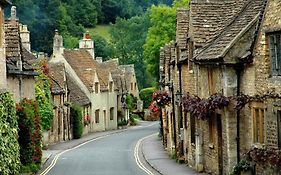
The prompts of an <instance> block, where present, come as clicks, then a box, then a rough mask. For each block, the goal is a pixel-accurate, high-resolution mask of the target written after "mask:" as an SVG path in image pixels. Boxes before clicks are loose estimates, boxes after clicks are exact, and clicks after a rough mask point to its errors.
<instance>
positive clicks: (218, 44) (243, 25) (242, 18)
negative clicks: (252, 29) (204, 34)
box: [194, 0, 263, 61]
mask: <svg viewBox="0 0 281 175" xmlns="http://www.w3.org/2000/svg"><path fill="white" fill-rule="evenodd" d="M262 7H263V0H250V1H248V3H246V4H245V7H244V8H243V9H242V11H241V12H240V13H238V14H237V16H236V17H235V18H234V20H233V21H232V22H231V23H230V24H229V25H228V26H227V27H226V28H224V29H223V30H222V31H221V32H220V34H219V35H218V36H217V37H216V38H214V39H213V40H212V41H211V42H210V44H209V45H207V46H206V47H205V48H204V49H203V51H201V52H200V53H199V54H198V55H196V56H195V58H194V59H195V60H196V61H210V60H218V59H221V58H223V57H224V56H225V54H226V53H227V52H228V50H229V49H230V48H231V46H232V45H233V44H234V43H235V41H236V39H237V37H238V36H239V35H241V34H242V32H243V30H246V29H247V26H249V25H251V24H252V23H253V22H254V21H255V20H257V19H258V17H259V14H260V12H261V10H262V9H263V8H262ZM250 42H253V41H250Z"/></svg>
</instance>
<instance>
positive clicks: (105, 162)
mask: <svg viewBox="0 0 281 175" xmlns="http://www.w3.org/2000/svg"><path fill="white" fill-rule="evenodd" d="M158 128H159V124H158V122H154V123H147V122H145V123H142V124H141V125H140V126H137V127H132V128H129V129H128V130H126V131H124V132H120V133H116V134H112V135H108V136H105V137H100V138H99V139H97V140H93V141H90V142H89V143H87V144H84V145H82V146H81V147H78V148H76V149H73V150H70V151H67V152H65V153H63V154H61V155H60V156H59V157H58V159H57V161H56V163H55V164H54V166H53V167H52V168H51V169H50V171H49V172H48V173H47V174H48V175H64V174H67V175H78V174H79V175H90V174H91V175H93V174H95V175H144V174H147V173H145V172H144V171H143V170H142V169H140V167H139V166H138V165H137V163H136V160H135V156H134V150H135V146H136V143H137V141H138V140H140V139H141V138H143V137H145V136H148V135H151V134H154V133H156V132H158ZM55 159H56V158H55ZM140 159H141V162H144V164H145V161H143V158H142V157H140Z"/></svg>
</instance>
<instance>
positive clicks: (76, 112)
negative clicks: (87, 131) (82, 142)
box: [70, 104, 83, 139]
mask: <svg viewBox="0 0 281 175" xmlns="http://www.w3.org/2000/svg"><path fill="white" fill-rule="evenodd" d="M70 117H71V119H72V122H73V123H72V124H73V138H74V139H79V138H81V136H82V134H83V123H82V119H83V118H82V110H81V106H79V105H77V104H74V105H72V106H71V108H70Z"/></svg>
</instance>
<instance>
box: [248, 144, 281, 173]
mask: <svg viewBox="0 0 281 175" xmlns="http://www.w3.org/2000/svg"><path fill="white" fill-rule="evenodd" d="M246 156H247V158H248V160H249V161H252V162H255V163H258V164H260V165H264V166H270V167H272V168H274V169H279V168H280V166H281V150H279V149H275V148H252V149H250V150H249V151H248V152H247V153H246ZM279 171H280V170H279Z"/></svg>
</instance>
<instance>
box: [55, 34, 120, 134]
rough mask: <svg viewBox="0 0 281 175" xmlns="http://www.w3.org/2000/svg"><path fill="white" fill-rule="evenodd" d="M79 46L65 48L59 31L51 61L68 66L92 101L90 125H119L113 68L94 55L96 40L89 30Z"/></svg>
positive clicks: (96, 128)
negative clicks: (92, 37) (111, 69)
mask: <svg viewBox="0 0 281 175" xmlns="http://www.w3.org/2000/svg"><path fill="white" fill-rule="evenodd" d="M79 46H80V48H79V49H73V50H70V49H64V47H63V39H62V36H60V35H59V34H58V32H56V34H55V36H54V50H53V55H52V58H51V60H50V63H58V62H60V63H64V65H65V70H66V72H67V74H68V75H69V76H71V77H72V78H73V79H74V80H75V81H76V82H77V83H76V84H77V85H79V87H80V89H81V90H82V91H83V92H84V93H85V94H86V95H87V97H88V98H89V99H90V101H91V111H90V113H91V121H90V125H91V126H90V128H92V130H91V132H93V131H103V130H108V129H116V128H117V92H116V91H115V90H114V89H115V88H114V86H115V85H114V82H113V79H112V75H111V72H110V71H109V70H108V69H102V68H101V67H100V64H101V61H100V60H96V58H95V57H94V43H93V41H92V40H91V39H90V35H89V33H85V34H84V37H83V39H82V40H80V44H79Z"/></svg>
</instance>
